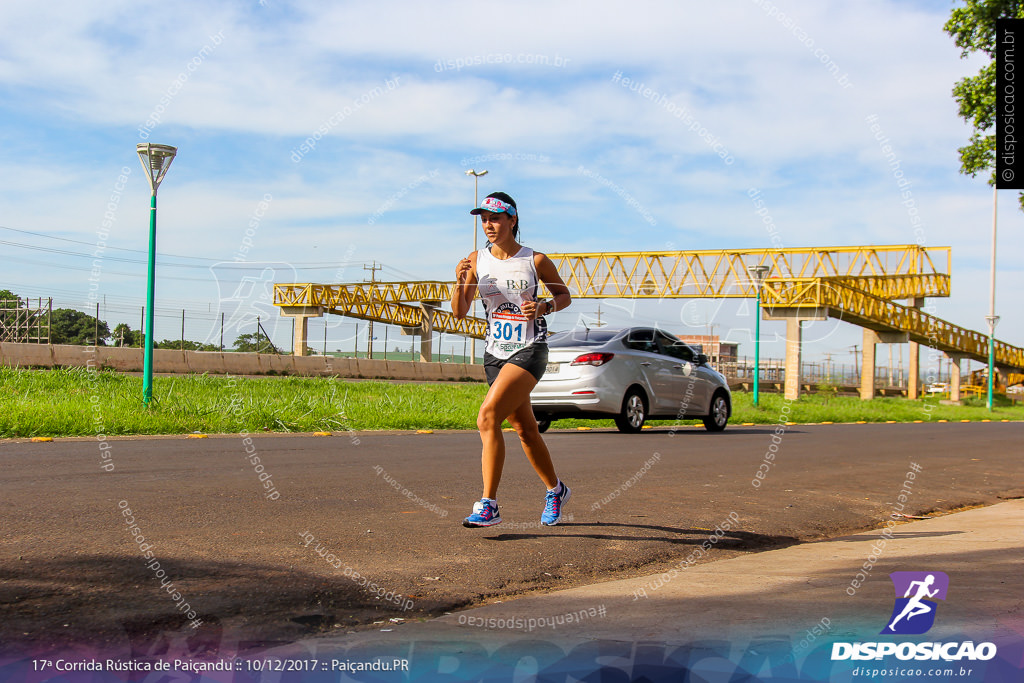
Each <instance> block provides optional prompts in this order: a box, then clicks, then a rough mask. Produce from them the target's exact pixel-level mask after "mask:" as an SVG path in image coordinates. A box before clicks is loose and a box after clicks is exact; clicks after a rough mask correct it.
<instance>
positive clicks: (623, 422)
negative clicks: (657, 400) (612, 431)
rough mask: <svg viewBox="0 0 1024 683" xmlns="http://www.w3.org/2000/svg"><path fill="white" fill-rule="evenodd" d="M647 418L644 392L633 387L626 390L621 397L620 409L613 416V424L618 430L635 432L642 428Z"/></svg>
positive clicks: (629, 432) (627, 432) (628, 432)
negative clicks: (623, 396)
mask: <svg viewBox="0 0 1024 683" xmlns="http://www.w3.org/2000/svg"><path fill="white" fill-rule="evenodd" d="M646 420H647V401H646V399H645V398H644V393H643V392H642V391H640V390H639V389H636V388H633V389H630V390H629V391H627V392H626V396H625V398H623V399H622V410H620V411H619V414H618V415H616V416H615V426H616V427H618V428H619V431H620V432H625V433H626V434H636V433H637V432H639V431H640V430H641V429H643V426H644V422H645V421H646Z"/></svg>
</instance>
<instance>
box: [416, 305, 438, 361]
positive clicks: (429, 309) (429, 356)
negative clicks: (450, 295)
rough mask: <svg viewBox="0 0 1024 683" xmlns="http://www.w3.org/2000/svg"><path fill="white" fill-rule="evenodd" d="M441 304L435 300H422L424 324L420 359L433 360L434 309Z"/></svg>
mask: <svg viewBox="0 0 1024 683" xmlns="http://www.w3.org/2000/svg"><path fill="white" fill-rule="evenodd" d="M438 307H439V304H437V303H435V302H433V301H421V302H420V309H421V310H422V311H423V324H422V325H420V361H421V362H423V363H429V362H431V360H433V344H434V311H436V310H437V309H438Z"/></svg>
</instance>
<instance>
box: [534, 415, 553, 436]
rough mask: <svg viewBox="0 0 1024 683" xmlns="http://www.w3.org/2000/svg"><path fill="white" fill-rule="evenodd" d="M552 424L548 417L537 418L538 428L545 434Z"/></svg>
mask: <svg viewBox="0 0 1024 683" xmlns="http://www.w3.org/2000/svg"><path fill="white" fill-rule="evenodd" d="M550 426H551V420H549V419H547V418H543V419H538V420H537V429H538V430H539V431H540V433H541V434H543V433H544V432H546V431H548V427H550Z"/></svg>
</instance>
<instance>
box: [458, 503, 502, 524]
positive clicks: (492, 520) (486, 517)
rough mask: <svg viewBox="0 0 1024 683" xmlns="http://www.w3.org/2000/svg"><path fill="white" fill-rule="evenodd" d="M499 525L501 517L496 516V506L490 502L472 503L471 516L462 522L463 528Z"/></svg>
mask: <svg viewBox="0 0 1024 683" xmlns="http://www.w3.org/2000/svg"><path fill="white" fill-rule="evenodd" d="M495 524H501V516H500V515H498V504H497V503H495V502H494V501H492V500H486V499H484V500H480V501H477V502H476V503H473V514H471V515H470V516H469V517H466V519H464V520H462V526H464V527H469V528H473V527H479V526H494V525H495Z"/></svg>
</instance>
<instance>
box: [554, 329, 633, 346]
mask: <svg viewBox="0 0 1024 683" xmlns="http://www.w3.org/2000/svg"><path fill="white" fill-rule="evenodd" d="M621 333H622V330H593V329H591V330H587V329H586V328H583V327H581V328H578V329H575V330H567V331H565V332H555V333H554V334H552V335H551V336H549V337H548V346H550V347H552V348H558V347H560V346H603V345H605V344H607V343H608V342H610V341H611V340H612V339H614V338H615V337H616V336H618V335H619V334H621Z"/></svg>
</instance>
